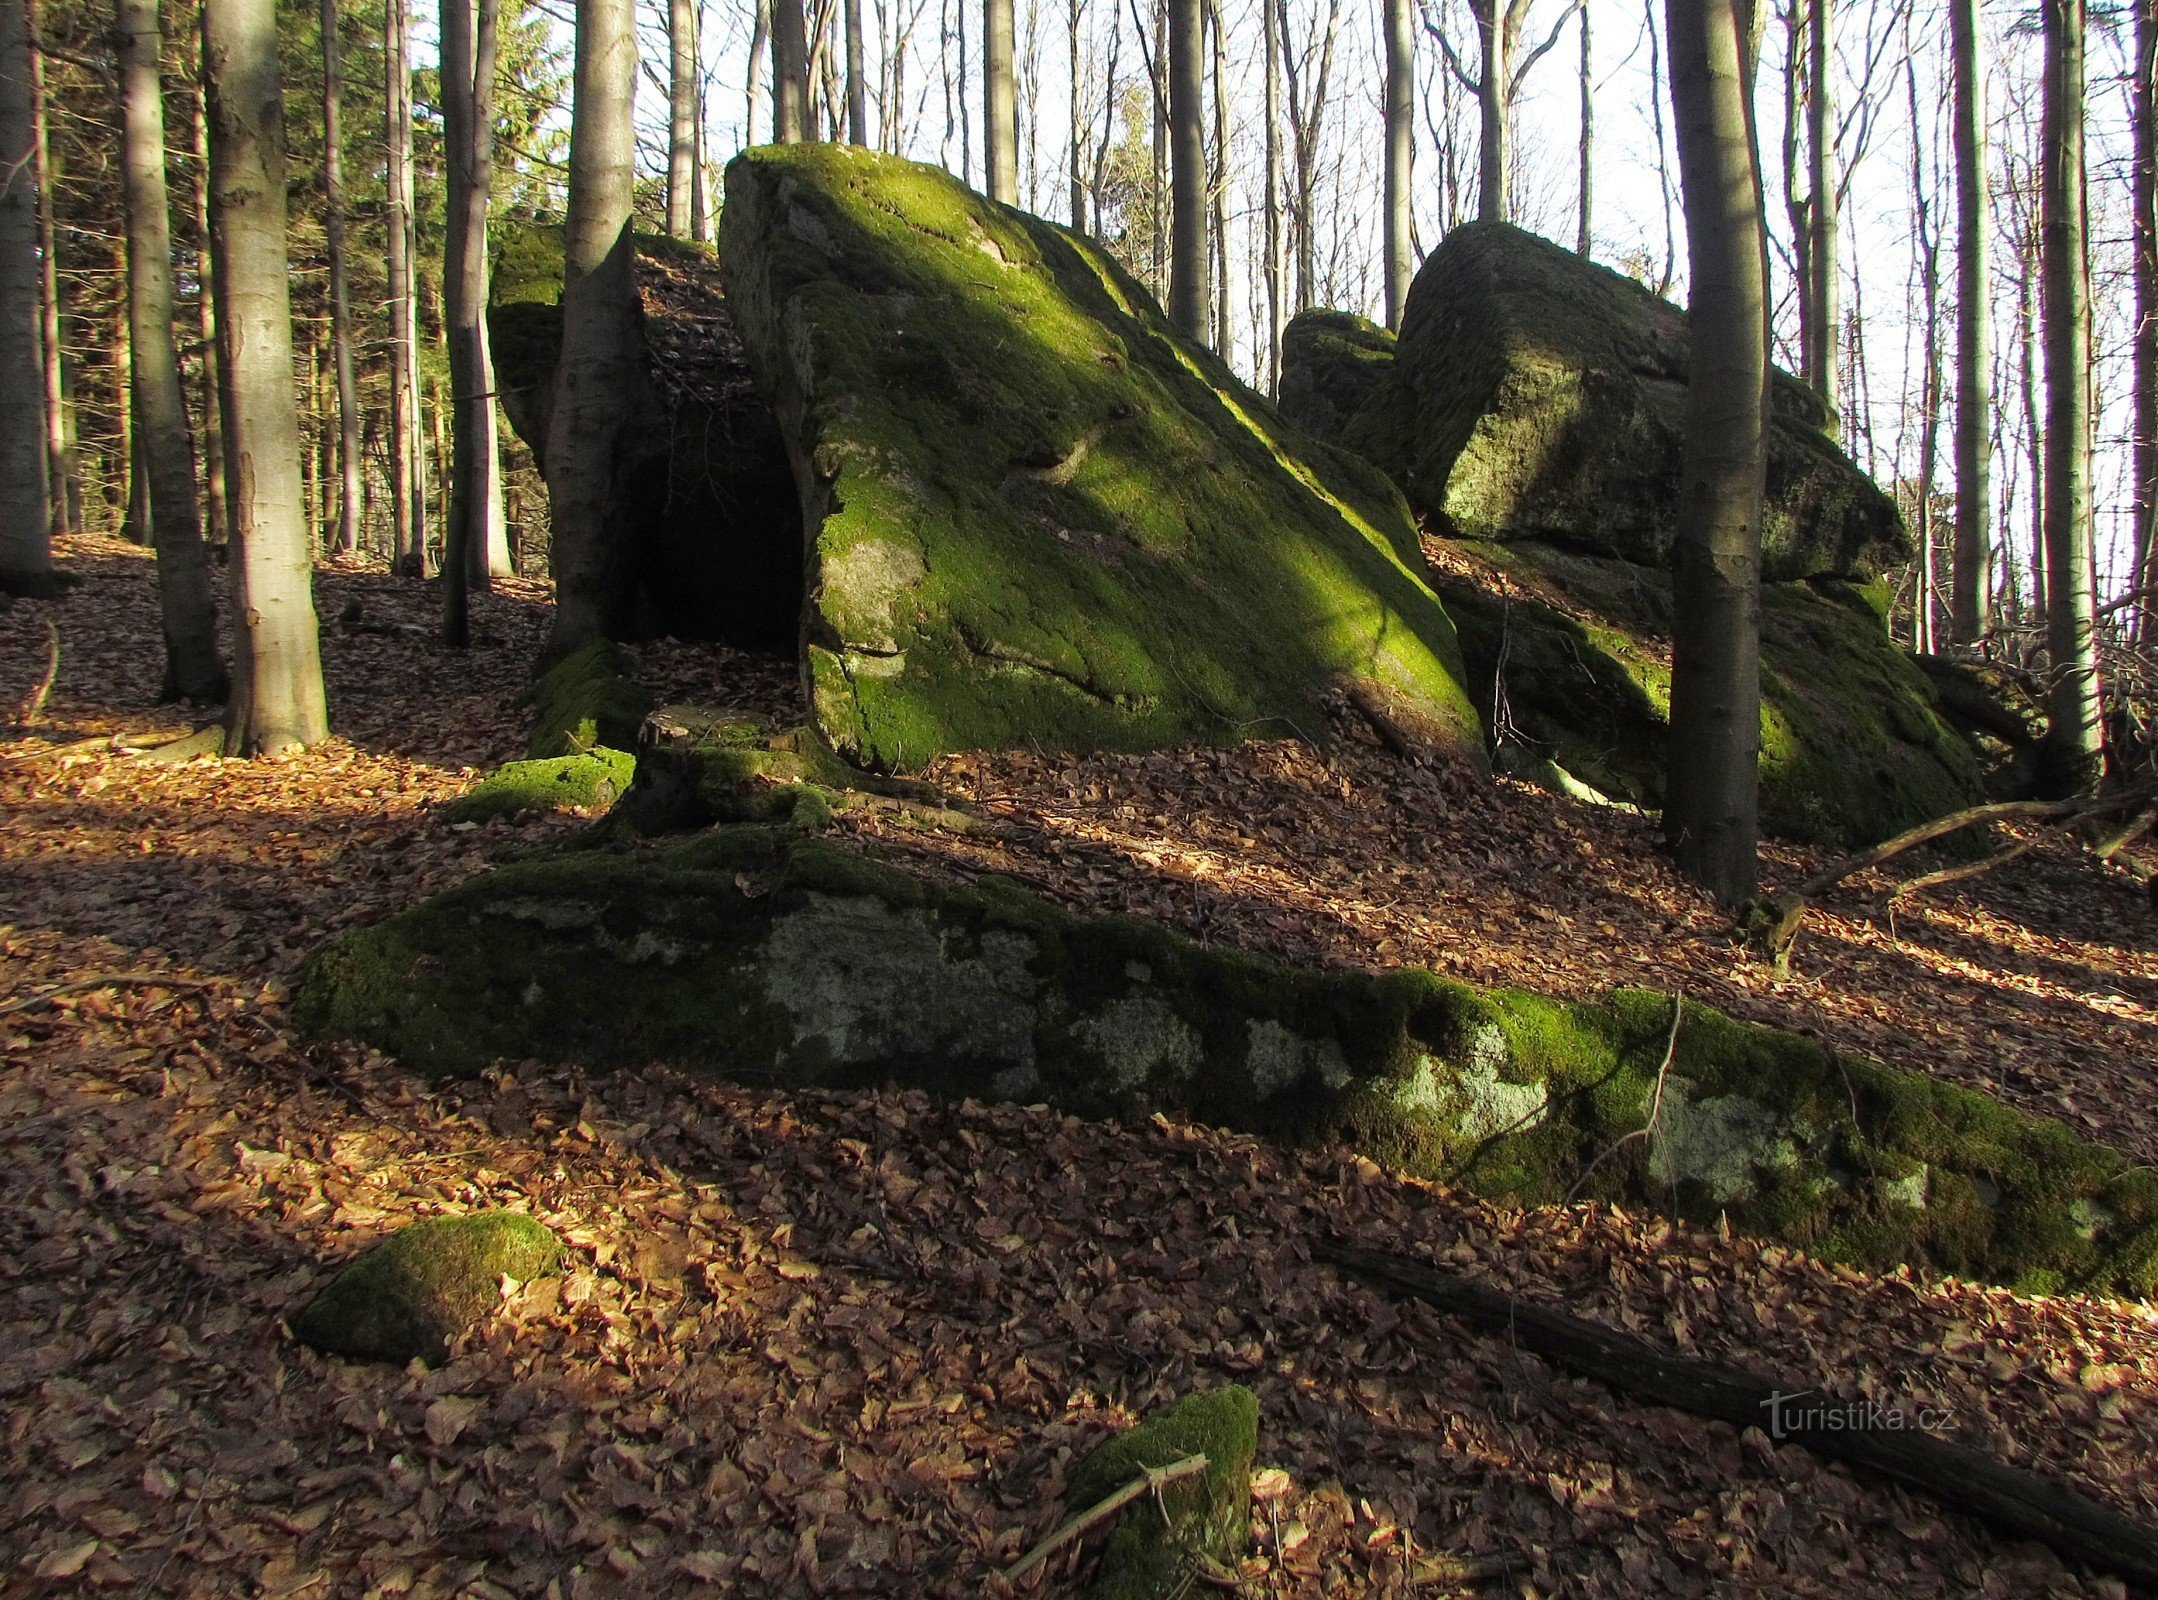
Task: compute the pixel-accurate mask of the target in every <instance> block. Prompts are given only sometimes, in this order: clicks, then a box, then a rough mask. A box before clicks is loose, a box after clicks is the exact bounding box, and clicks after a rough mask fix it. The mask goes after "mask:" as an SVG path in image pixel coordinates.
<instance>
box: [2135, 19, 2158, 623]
mask: <svg viewBox="0 0 2158 1600" xmlns="http://www.w3.org/2000/svg"><path fill="white" fill-rule="evenodd" d="M2135 12H2136V28H2135V51H2136V56H2135V74H2134V84H2135V88H2134V100H2133V102H2132V105H2133V112H2132V124H2133V125H2132V127H2131V129H2130V135H2131V137H2132V138H2133V140H2134V143H2135V158H2134V159H2135V169H2134V170H2135V176H2134V180H2133V185H2132V188H2133V203H2134V235H2135V302H2136V303H2135V319H2136V320H2135V334H2134V347H2135V377H2134V380H2133V382H2134V409H2135V443H2134V446H2133V449H2132V452H2131V455H2130V470H2131V471H2132V472H2133V474H2134V499H2135V507H2134V518H2135V530H2134V552H2135V566H2134V568H2133V569H2132V570H2131V571H2130V573H2129V585H2130V588H2131V590H2132V591H2133V592H2135V593H2137V594H2140V595H2142V596H2144V598H2143V599H2141V600H2140V601H2138V602H2137V605H2136V608H2135V634H2136V637H2137V638H2138V639H2140V640H2143V641H2145V642H2148V641H2149V640H2150V639H2151V637H2152V635H2153V632H2154V629H2153V627H2152V619H2153V618H2154V617H2158V601H2153V600H2152V599H2151V598H2150V597H2149V596H2150V591H2151V589H2152V588H2153V587H2154V586H2158V557H2154V551H2158V537H2154V534H2158V0H2136V8H2135Z"/></svg>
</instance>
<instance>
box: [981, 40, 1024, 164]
mask: <svg viewBox="0 0 2158 1600" xmlns="http://www.w3.org/2000/svg"><path fill="white" fill-rule="evenodd" d="M982 88H983V91H984V94H985V96H986V98H985V102H984V106H983V114H982V166H983V170H984V171H985V172H986V173H987V174H988V177H987V181H986V184H985V186H984V187H985V191H986V192H987V194H988V196H989V198H990V199H992V200H995V201H998V202H999V203H1001V204H1003V205H1008V206H1013V205H1017V204H1018V203H1019V111H1018V100H1017V97H1016V96H1015V95H1014V93H1013V88H1012V0H983V5H982Z"/></svg>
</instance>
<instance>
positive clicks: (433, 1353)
mask: <svg viewBox="0 0 2158 1600" xmlns="http://www.w3.org/2000/svg"><path fill="white" fill-rule="evenodd" d="M561 1255H562V1247H561V1246H560V1245H559V1244H558V1243H557V1242H556V1240H555V1236H554V1235H553V1234H552V1233H549V1232H548V1231H547V1229H546V1228H545V1227H543V1226H542V1225H541V1224H539V1223H538V1222H535V1221H534V1220H533V1219H532V1218H530V1217H527V1216H524V1215H521V1214H520V1213H517V1212H514V1211H481V1212H476V1213H474V1214H473V1215H471V1216H464V1217H430V1218H428V1219H427V1220H425V1221H423V1222H415V1223H413V1224H411V1225H410V1226H409V1227H406V1228H402V1229H400V1230H398V1232H397V1233H395V1234H394V1235H392V1236H391V1237H390V1238H389V1239H388V1240H387V1241H385V1242H384V1243H382V1244H380V1245H377V1246H376V1247H375V1248H374V1249H373V1250H370V1251H369V1252H368V1253H367V1254H366V1255H364V1256H362V1257H360V1259H359V1260H357V1261H355V1262H353V1263H352V1265H350V1266H348V1267H346V1268H345V1269H344V1270H343V1271H342V1272H340V1273H338V1275H337V1276H336V1277H334V1278H332V1279H331V1280H330V1281H329V1282H328V1283H327V1284H325V1285H324V1286H323V1288H322V1290H321V1292H320V1293H318V1294H317V1295H316V1296H315V1297H314V1299H312V1300H310V1301H309V1302H308V1303H307V1305H306V1306H305V1307H304V1308H302V1309H301V1310H300V1312H299V1313H298V1314H297V1315H295V1316H294V1317H293V1318H292V1319H291V1326H292V1332H293V1336H294V1337H295V1338H297V1339H298V1340H299V1341H300V1342H301V1343H302V1344H305V1345H308V1346H311V1347H312V1348H314V1349H316V1350H319V1351H321V1352H322V1353H323V1354H324V1355H337V1356H350V1357H353V1358H354V1359H357V1360H363V1361H394V1362H398V1363H403V1362H407V1361H412V1360H415V1359H417V1360H421V1361H427V1362H439V1361H441V1360H443V1359H444V1357H445V1356H447V1355H448V1353H449V1343H450V1341H451V1340H452V1339H454V1338H455V1337H456V1336H457V1335H458V1334H460V1333H462V1332H463V1331H464V1330H465V1329H466V1328H468V1327H470V1326H471V1325H472V1324H473V1323H474V1322H476V1321H477V1320H478V1319H479V1318H480V1317H481V1316H483V1315H484V1314H485V1313H486V1312H487V1311H488V1310H489V1309H490V1308H491V1307H492V1306H494V1305H495V1304H496V1302H497V1301H498V1300H500V1298H501V1293H502V1289H501V1285H502V1280H503V1279H504V1278H505V1277H507V1278H513V1279H516V1280H517V1281H519V1282H523V1281H525V1280H527V1279H531V1278H540V1277H545V1276H547V1275H548V1274H550V1273H552V1272H553V1271H555V1269H556V1267H557V1266H558V1265H559V1263H560V1261H561Z"/></svg>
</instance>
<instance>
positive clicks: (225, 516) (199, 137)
mask: <svg viewBox="0 0 2158 1600" xmlns="http://www.w3.org/2000/svg"><path fill="white" fill-rule="evenodd" d="M198 23H199V18H198ZM196 42H197V44H198V45H199V44H200V43H201V40H200V38H199V36H198V38H197V41H196ZM202 58H203V52H202V51H201V50H200V49H198V50H197V51H196V59H197V61H198V62H199V61H200V60H201V59H202ZM195 229H196V232H195V241H196V242H195V323H196V329H197V331H198V332H199V333H200V335H201V338H202V485H203V494H202V506H203V514H204V521H205V528H204V533H205V534H206V536H207V537H208V538H209V540H210V542H211V543H213V544H219V545H223V544H228V543H229V542H230V540H231V538H232V516H231V513H230V512H229V510H228V509H227V506H226V501H225V421H224V418H223V417H221V416H219V415H218V396H219V395H220V394H222V393H223V392H224V384H223V382H222V381H221V380H220V379H219V377H218V362H219V359H220V358H219V356H218V353H217V289H216V277H217V275H216V273H215V272H214V271H212V270H211V266H210V111H209V94H208V91H207V89H206V88H205V86H204V85H203V83H202V82H201V80H200V78H199V77H198V79H197V81H196V84H195Z"/></svg>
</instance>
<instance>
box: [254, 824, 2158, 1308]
mask: <svg viewBox="0 0 2158 1600" xmlns="http://www.w3.org/2000/svg"><path fill="white" fill-rule="evenodd" d="M1672 1005H1673V1000H1672V998H1671V997H1670V996H1667V995H1660V994H1650V993H1643V992H1633V991H1624V992H1620V993H1616V994H1613V995H1612V996H1610V997H1609V998H1608V999H1606V1000H1604V1001H1601V1002H1598V1003H1594V1004H1579V1003H1570V1002H1563V1001H1556V1000H1548V999H1543V998H1540V997H1537V996H1534V995H1528V994H1521V993H1518V992H1501V991H1494V992H1490V993H1479V992H1477V991H1474V990H1471V989H1468V988H1465V987H1463V986H1461V985H1459V984H1455V983H1450V982H1448V981H1446V980H1444V979H1442V978H1439V977H1437V976H1436V975H1434V974H1432V973H1429V972H1423V971H1413V970H1412V971H1396V972H1390V973H1384V974H1373V973H1363V972H1353V971H1332V970H1315V969H1309V968H1299V967H1292V966H1286V965H1283V964H1280V963H1277V962H1274V961H1270V960H1266V959H1263V958H1260V957H1257V956H1253V955H1249V954H1245V953H1242V952H1239V951H1236V950H1231V949H1225V948H1221V947H1218V946H1206V945H1198V944H1194V943H1192V942H1191V941H1189V940H1186V939H1184V938H1181V937H1180V936H1178V935H1176V934H1174V933H1171V932H1169V931H1168V930H1166V929H1164V928H1162V927H1160V926H1158V925H1156V924H1153V923H1148V922H1142V921H1138V920H1135V919H1131V918H1124V917H1092V916H1083V915H1079V914H1076V913H1073V912H1069V911H1065V910H1063V909H1060V908H1058V907H1056V906H1052V905H1050V904H1048V903H1046V902H1044V901H1042V900H1039V899H1037V898H1035V897H1034V896H1032V895H1030V894H1027V893H1026V892H1024V891H1023V890H1021V889H1019V888H1018V887H1016V886H1015V885H1012V884H1010V883H1008V882H1004V881H1001V880H983V881H982V882H980V883H979V884H977V885H974V886H972V887H956V886H953V885H950V884H946V883H941V882H935V881H931V880H927V879H924V878H920V877H917V876H914V875H912V874H909V873H906V872H903V871H900V870H899V869H897V868H896V867H894V866H891V865H888V864H884V863H881V862H878V861H874V860H870V859H865V858H863V857H861V856H858V855H855V854H852V853H850V852H848V851H846V850H844V849H842V848H841V847H839V846H838V845H836V844H834V843H832V842H830V841H829V840H828V839H826V838H824V837H821V836H818V835H817V834H814V833H810V834H807V835H805V834H804V833H803V832H802V831H801V829H800V827H798V826H794V825H789V826H784V827H772V828H760V827H739V828H723V829H719V830H716V831H713V832H710V833H706V834H702V835H698V836H695V837H693V838H691V839H689V840H687V841H685V842H683V843H679V844H673V845H668V846H664V847H661V848H657V849H650V848H648V849H644V850H639V851H635V852H632V853H627V854H617V853H613V852H606V851H588V852H584V853H580V854H574V855H570V856H565V857H559V858H556V859H553V860H538V861H531V862H525V863H521V864H518V865H515V866H510V867H503V868H498V869H496V870H495V871H492V872H489V873H487V874H485V875H483V876H481V877H478V878H475V879H472V880H469V881H468V882H466V883H463V884H460V885H458V886H457V887H456V888H454V889H451V890H450V891H448V892H447V893H445V894H442V895H439V896H437V897H436V898H434V899H432V900H430V901H427V902H425V903H423V904H421V905H419V906H416V907H414V908H412V909H411V910H408V911H404V912H401V913H399V914H398V915H396V916H394V917H391V918H389V919H388V920H387V921H385V922H382V923H379V924H376V925H375V926H373V927H370V928H365V929H361V930H358V931H356V932H353V933H348V934H346V935H344V936H343V937H342V938H340V939H339V940H337V941H336V942H335V943H333V944H331V945H330V946H328V947H327V948H326V949H324V950H323V951H322V952H321V953H319V954H318V955H317V956H316V957H315V958H314V960H313V961H312V962H311V963H310V965H309V967H308V969H307V971H306V972H305V974H304V976H303V978H302V980H301V983H300V986H299V989H298V992H297V994H296V996H295V1001H294V1016H295V1019H296V1020H297V1021H299V1022H300V1024H301V1025H302V1026H304V1027H307V1028H310V1029H312V1030H314V1031H317V1032H322V1033H328V1034H332V1035H337V1036H343V1037H353V1038H359V1039H364V1040H366V1041H368V1042H370V1043H372V1044H374V1045H377V1046H379V1047H381V1048H383V1049H385V1050H389V1051H393V1052H395V1053H397V1054H398V1055H400V1056H402V1057H403V1058H404V1059H405V1060H406V1061H407V1062H409V1063H410V1064H412V1065H414V1066H416V1067H420V1068H425V1069H432V1070H435V1071H439V1072H474V1071H478V1070H481V1069H482V1068H484V1067H485V1066H486V1065H487V1064H488V1063H489V1062H491V1061H493V1060H495V1059H497V1058H501V1057H512V1058H536V1059H540V1060H551V1061H565V1062H582V1063H588V1064H594V1065H606V1064H613V1063H620V1062H637V1061H654V1060H663V1061H670V1062H678V1063H683V1064H690V1065H704V1066H708V1067H712V1068H715V1069H717V1070H720V1071H722V1072H726V1073H729V1074H731V1075H734V1076H737V1077H740V1078H743V1079H745V1080H747V1081H751V1082H757V1083H772V1084H792V1085H832V1086H864V1085H879V1084H885V1083H892V1082H898V1083H904V1084H915V1085H919V1086H922V1087H925V1088H928V1089H931V1090H934V1091H937V1092H940V1093H944V1094H948V1095H952V1096H955V1097H957V1096H965V1095H972V1096H976V1097H980V1098H995V1099H1006V1100H1019V1101H1022V1102H1033V1101H1041V1100H1045V1101H1049V1102H1051V1103H1053V1104H1056V1105H1059V1106H1062V1107H1065V1108H1066V1109H1068V1110H1071V1111H1074V1112H1078V1113H1084V1114H1093V1115H1115V1116H1122V1117H1127V1118H1138V1117H1143V1116H1145V1115H1147V1114H1148V1113H1151V1112H1154V1111H1167V1112H1176V1113H1182V1114H1186V1115H1193V1116H1197V1117H1200V1118H1203V1119H1206V1120H1209V1121H1214V1122H1221V1123H1226V1124H1229V1125H1231V1126H1234V1127H1239V1128H1245V1129H1250V1130H1253V1131H1256V1132H1260V1133H1267V1134H1272V1135H1274V1136H1276V1137H1280V1138H1285V1139H1291V1140H1297V1141H1319V1140H1326V1141H1337V1142H1341V1143H1345V1144H1347V1145H1348V1146H1350V1147H1351V1148H1354V1149H1357V1150H1361V1151H1363V1152H1365V1153H1366V1154H1368V1155H1370V1156H1372V1157H1373V1158H1375V1159H1377V1160H1379V1161H1382V1162H1385V1163H1388V1164H1390V1165H1393V1166H1396V1167H1400V1168H1403V1169H1406V1170H1408V1171H1410V1172H1414V1173H1418V1174H1422V1175H1425V1176H1431V1177H1439V1178H1444V1179H1446V1180H1447V1181H1449V1182H1454V1183H1459V1184H1465V1185H1468V1186H1471V1187H1474V1188H1476V1189H1479V1190H1481V1191H1483V1192H1485V1193H1487V1194H1491V1195H1494V1196H1500V1197H1505V1198H1508V1199H1511V1200H1515V1201H1520V1202H1523V1203H1530V1204H1543V1203H1550V1202H1555V1201H1559V1200H1561V1199H1564V1198H1567V1197H1570V1196H1576V1195H1588V1196H1595V1197H1602V1198H1606V1199H1623V1200H1625V1201H1626V1202H1627V1203H1629V1204H1642V1205H1648V1206H1651V1207H1654V1208H1659V1209H1664V1210H1667V1211H1676V1212H1677V1213H1679V1214H1680V1215H1683V1216H1687V1217H1691V1218H1695V1219H1697V1220H1701V1221H1704V1222H1714V1221H1715V1220H1716V1219H1717V1218H1718V1217H1719V1216H1727V1217H1728V1218H1729V1220H1730V1222H1731V1224H1732V1225H1733V1226H1735V1227H1738V1228H1741V1229H1748V1230H1752V1231H1754V1232H1757V1233H1761V1234H1765V1235H1768V1236H1771V1237H1776V1238H1780V1239H1784V1240H1786V1241H1788V1242H1790V1243H1793V1244H1798V1245H1802V1246H1804V1247H1805V1248H1807V1249H1810V1250H1813V1251H1816V1252H1818V1253H1820V1254H1823V1255H1826V1256H1830V1257H1833V1258H1837V1259H1843V1260H1850V1261H1857V1262H1863V1263H1867V1264H1871V1265H1876V1266H1880V1265H1886V1264H1889V1263H1892V1262H1898V1261H1908V1262H1912V1263H1917V1264H1921V1265H1927V1266H1933V1267H1939V1268H1942V1269H1945V1270H1950V1271H1955V1272H1959V1273H1964V1274H1968V1275H1972V1276H1982V1277H1988V1278H1992V1279H1995V1280H1997V1281H2001V1282H2006V1283H2011V1284H2020V1285H2024V1286H2027V1287H2036V1288H2053V1287H2062V1286H2067V1285H2088V1286H2093V1287H2100V1288H2106V1287H2111V1288H2117V1289H2122V1290H2125V1291H2128V1292H2134V1293H2142V1292H2146V1291H2147V1290H2148V1289H2149V1287H2150V1285H2151V1279H2152V1273H2153V1261H2154V1257H2158V1174H2153V1173H2151V1172H2150V1171H2148V1170H2145V1169H2132V1168H2130V1166H2129V1165H2128V1163H2127V1162H2126V1161H2125V1160H2124V1159H2123V1158H2122V1157H2121V1156H2119V1155H2118V1154H2116V1153H2115V1152H2112V1151H2110V1150H2106V1149H2103V1148H2101V1147H2098V1146H2094V1145H2090V1144H2087V1143H2085V1142H2084V1141H2082V1140H2080V1139H2078V1138H2077V1137H2076V1136H2075V1135H2074V1134H2072V1133H2070V1132H2069V1131H2068V1130H2067V1129H2066V1128H2064V1127H2062V1126H2061V1125H2060V1124H2058V1123H2055V1122H2049V1121H2042V1120H2039V1119H2035V1118H2032V1117H2028V1116H2024V1115H2022V1114H2020V1113H2018V1112H2015V1111H2012V1110H2010V1109H2008V1108H2007V1107H2005V1106H2002V1105H2001V1104H1999V1103H1998V1102H1996V1101H1993V1100H1989V1099H1986V1098H1985V1097H1983V1096H1980V1095H1976V1094H1972V1093H1970V1092H1968V1091H1965V1090H1961V1089H1956V1088H1952V1087H1950V1086H1948V1085H1945V1084H1941V1083H1938V1082H1935V1081H1933V1080H1931V1079H1927V1078H1923V1077H1918V1076H1915V1075H1912V1074H1908V1073H1900V1072H1895V1071H1891V1070H1890V1069H1888V1068H1886V1067H1882V1066H1879V1065H1877V1064H1875V1063H1872V1062H1868V1061H1865V1060H1862V1059H1855V1058H1843V1059H1839V1058H1837V1057H1835V1056H1832V1055H1830V1054H1829V1053H1828V1052H1827V1051H1826V1050H1824V1049H1823V1048H1822V1047H1821V1046H1820V1045H1818V1044H1816V1043H1815V1042H1813V1041H1812V1040H1809V1039H1804V1038H1800V1037H1797V1036H1795V1035H1792V1034H1787V1033H1781V1032H1778V1031H1775V1030H1772V1029H1768V1028H1761V1027H1755V1026H1750V1025H1748V1024H1744V1023H1740V1022H1734V1021H1732V1020H1730V1019H1728V1018H1725V1017H1722V1016H1720V1015H1718V1014H1717V1013H1716V1012H1714V1011H1712V1010H1710V1009H1708V1008H1706V1007H1703V1006H1698V1005H1695V1004H1692V1003H1690V1002H1688V1003H1687V1004H1686V1007H1685V1013H1684V1019H1683V1025H1682V1026H1681V1027H1680V1028H1679V1029H1678V1031H1677V1034H1676V1042H1675V1045H1674V1044H1673V1042H1672V1041H1673V1026H1672V1014H1671V1013H1672ZM1667 1050H1669V1051H1670V1052H1671V1054H1670V1060H1669V1066H1668V1070H1667V1071H1666V1070H1664V1063H1665V1054H1666V1051H1667ZM1652 1099H1653V1101H1654V1103H1655V1104H1656V1106H1657V1107H1658V1110H1657V1112H1656V1117H1655V1122H1656V1130H1655V1133H1654V1136H1653V1137H1651V1138H1647V1139H1644V1138H1642V1137H1640V1132H1639V1130H1641V1129H1642V1128H1643V1127H1644V1125H1645V1124H1647V1122H1648V1121H1649V1115H1650V1113H1649V1107H1650V1104H1651V1101H1652Z"/></svg>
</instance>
